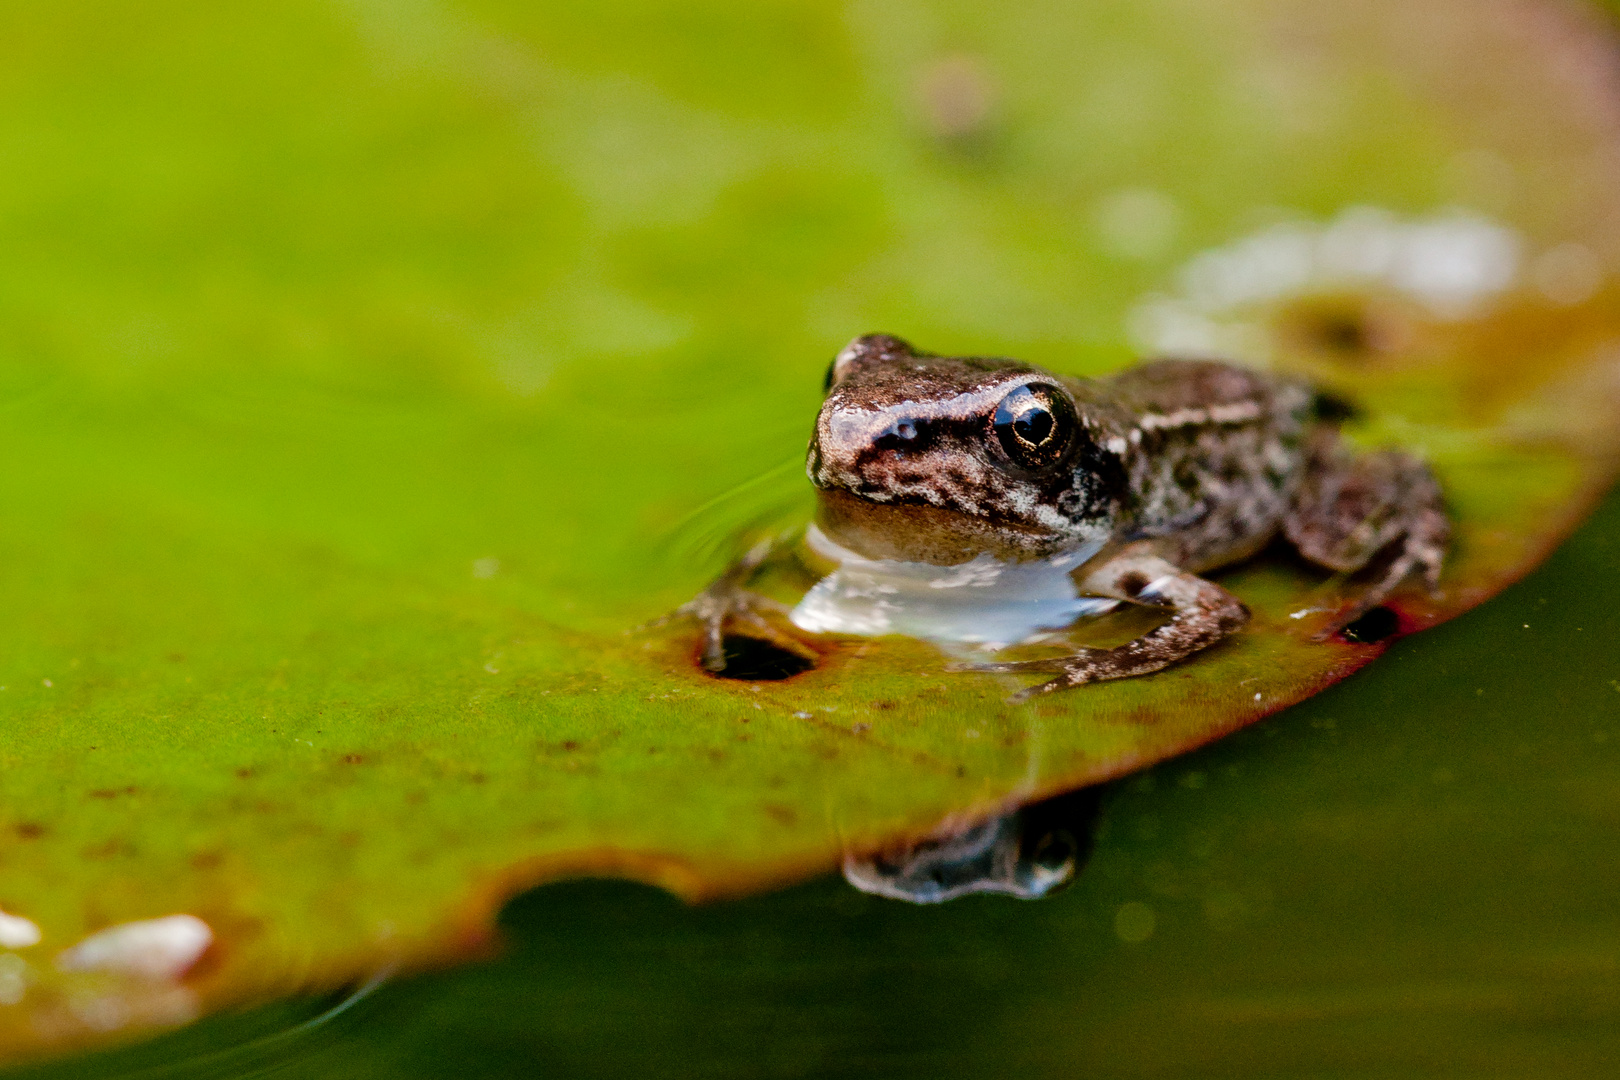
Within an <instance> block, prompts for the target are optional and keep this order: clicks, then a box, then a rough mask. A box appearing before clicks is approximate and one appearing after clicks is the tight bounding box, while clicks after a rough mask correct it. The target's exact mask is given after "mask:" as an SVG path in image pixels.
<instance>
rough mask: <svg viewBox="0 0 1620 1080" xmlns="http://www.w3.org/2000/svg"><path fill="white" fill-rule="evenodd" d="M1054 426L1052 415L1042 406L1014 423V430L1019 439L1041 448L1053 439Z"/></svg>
mask: <svg viewBox="0 0 1620 1080" xmlns="http://www.w3.org/2000/svg"><path fill="white" fill-rule="evenodd" d="M1052 426H1053V425H1052V414H1051V413H1049V412H1047V411H1046V409H1045V407H1043V406H1040V405H1036V406H1034V407H1033V408H1031V409H1030V410H1029V411H1028V412H1026V413H1024V415H1023V416H1020V417H1019V418H1018V419H1016V420H1014V421H1013V430H1014V431H1016V432H1017V433H1018V437H1019V438H1020V439H1023V440H1024V441H1025V442H1027V443H1030V444H1031V445H1034V446H1040V445H1041V444H1042V443H1044V442H1045V441H1046V440H1047V439H1049V438H1051V437H1052Z"/></svg>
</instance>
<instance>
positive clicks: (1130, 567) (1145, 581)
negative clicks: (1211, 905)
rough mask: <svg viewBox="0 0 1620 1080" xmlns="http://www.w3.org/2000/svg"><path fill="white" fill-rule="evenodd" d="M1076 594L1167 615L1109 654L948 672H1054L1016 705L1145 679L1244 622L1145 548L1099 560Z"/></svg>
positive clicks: (1217, 593) (1235, 605)
mask: <svg viewBox="0 0 1620 1080" xmlns="http://www.w3.org/2000/svg"><path fill="white" fill-rule="evenodd" d="M1081 590H1082V591H1083V592H1085V593H1089V594H1091V595H1094V596H1107V597H1112V598H1113V599H1116V600H1125V601H1128V602H1130V603H1133V604H1142V605H1144V606H1147V607H1156V608H1164V609H1167V610H1169V611H1170V612H1171V615H1170V619H1169V621H1168V622H1166V623H1164V624H1163V625H1162V626H1159V627H1156V628H1155V629H1153V630H1150V631H1149V632H1147V633H1146V634H1143V635H1142V636H1141V637H1139V638H1137V639H1136V640H1135V641H1131V642H1127V643H1126V644H1124V645H1120V646H1119V647H1117V648H1113V649H1081V650H1079V651H1078V652H1076V653H1075V654H1073V655H1072V656H1060V657H1056V658H1054V659H1051V660H1026V661H1013V662H1009V663H998V664H960V665H954V666H953V667H952V670H953V671H982V672H995V673H1010V674H1021V673H1024V672H1055V673H1057V678H1055V679H1051V680H1049V681H1047V682H1044V683H1040V684H1039V685H1037V686H1032V687H1029V688H1028V689H1025V690H1023V691H1020V692H1019V693H1017V694H1015V695H1013V698H1012V700H1014V701H1024V700H1027V699H1029V698H1031V697H1035V696H1037V695H1040V694H1050V693H1053V692H1055V691H1058V690H1066V689H1068V688H1069V687H1071V686H1081V685H1083V684H1085V683H1091V682H1101V681H1102V680H1104V679H1125V678H1129V677H1131V676H1133V675H1146V674H1148V673H1149V672H1154V671H1158V670H1160V669H1161V668H1165V667H1169V666H1170V665H1171V664H1173V663H1175V662H1176V661H1178V660H1182V659H1184V658H1186V657H1188V656H1191V655H1192V654H1193V653H1195V652H1198V651H1199V650H1201V649H1207V648H1209V647H1210V646H1211V645H1213V644H1215V643H1216V642H1217V641H1220V640H1221V639H1222V638H1224V637H1226V636H1227V635H1228V634H1230V633H1232V632H1233V631H1235V630H1237V629H1238V628H1239V627H1241V626H1242V625H1243V624H1244V623H1246V622H1248V621H1249V609H1248V608H1246V607H1244V606H1243V602H1242V601H1241V600H1239V599H1238V598H1237V597H1235V596H1233V595H1232V594H1231V593H1229V592H1227V591H1226V590H1225V589H1223V588H1221V587H1220V586H1219V585H1216V584H1215V583H1214V582H1211V581H1205V580H1204V579H1203V578H1201V577H1198V576H1197V575H1196V574H1189V573H1187V572H1186V571H1185V570H1182V569H1180V568H1179V567H1177V566H1175V565H1174V564H1172V563H1170V562H1168V561H1167V560H1165V559H1164V558H1163V557H1161V556H1160V555H1159V554H1158V552H1157V550H1156V549H1155V547H1154V545H1153V542H1152V541H1142V542H1139V543H1136V544H1131V545H1129V546H1127V547H1125V548H1123V549H1122V550H1120V551H1119V552H1118V553H1116V554H1115V555H1113V557H1111V558H1108V557H1105V558H1104V559H1103V560H1102V561H1101V563H1100V565H1098V566H1097V567H1096V568H1095V569H1092V570H1091V571H1090V572H1089V573H1087V574H1086V575H1085V577H1084V578H1083V579H1082V581H1081Z"/></svg>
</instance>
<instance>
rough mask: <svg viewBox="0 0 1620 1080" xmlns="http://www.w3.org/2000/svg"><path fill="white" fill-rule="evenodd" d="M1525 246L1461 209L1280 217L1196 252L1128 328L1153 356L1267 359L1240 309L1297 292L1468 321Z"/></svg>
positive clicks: (1576, 278) (1360, 209)
mask: <svg viewBox="0 0 1620 1080" xmlns="http://www.w3.org/2000/svg"><path fill="white" fill-rule="evenodd" d="M1522 248H1523V241H1522V239H1521V238H1520V236H1519V234H1518V233H1516V232H1515V231H1513V230H1512V229H1509V228H1507V227H1506V226H1503V225H1500V224H1497V223H1496V222H1493V221H1490V220H1488V219H1486V218H1484V217H1482V216H1480V215H1478V214H1475V213H1472V212H1469V211H1466V210H1459V209H1453V210H1446V211H1442V212H1440V213H1437V214H1433V215H1430V216H1427V217H1422V218H1409V219H1403V218H1401V217H1398V216H1397V215H1395V214H1393V213H1391V212H1390V211H1388V210H1383V209H1379V208H1377V207H1371V206H1352V207H1349V208H1348V209H1346V210H1344V211H1342V212H1341V213H1340V214H1339V215H1338V216H1336V217H1335V218H1333V220H1331V221H1329V222H1327V223H1325V224H1323V223H1315V222H1307V221H1292V222H1284V223H1281V224H1277V225H1272V226H1270V227H1268V228H1265V229H1262V230H1261V231H1259V232H1257V233H1253V234H1251V235H1249V236H1246V237H1243V238H1241V239H1238V240H1235V241H1233V242H1232V243H1230V244H1226V245H1224V246H1222V247H1218V248H1212V249H1210V250H1208V251H1204V252H1202V253H1201V254H1198V255H1195V256H1194V257H1193V258H1192V259H1191V260H1190V261H1189V262H1188V263H1187V264H1186V265H1185V266H1183V267H1182V269H1181V272H1180V274H1179V275H1178V278H1177V288H1176V290H1175V291H1174V292H1173V293H1170V294H1164V293H1159V294H1154V295H1150V296H1148V297H1145V298H1144V299H1143V300H1142V301H1141V302H1140V303H1138V304H1137V306H1136V307H1135V308H1134V309H1133V310H1132V312H1131V314H1130V316H1129V318H1128V330H1129V332H1130V334H1131V337H1132V339H1133V340H1134V341H1135V342H1136V344H1137V345H1139V346H1140V347H1142V348H1144V349H1146V350H1148V351H1151V352H1162V353H1180V354H1206V355H1222V356H1234V357H1247V358H1252V359H1258V360H1264V359H1265V358H1266V352H1267V345H1266V338H1265V334H1264V331H1263V329H1262V328H1261V327H1260V326H1258V325H1256V324H1254V323H1252V322H1249V321H1246V320H1245V319H1244V315H1245V313H1248V312H1251V311H1252V309H1254V308H1256V307H1260V306H1264V305H1268V304H1275V303H1278V302H1281V301H1285V300H1289V299H1293V298H1297V297H1303V296H1311V295H1326V294H1331V293H1333V292H1336V291H1342V290H1361V291H1385V292H1393V293H1396V294H1399V295H1401V296H1404V297H1406V298H1407V299H1409V300H1411V301H1413V302H1414V303H1417V304H1419V305H1421V306H1423V307H1424V308H1426V309H1427V310H1428V311H1429V312H1430V314H1432V315H1433V316H1434V317H1436V318H1439V319H1448V320H1450V319H1461V318H1466V317H1469V316H1471V315H1474V314H1477V313H1478V312H1479V310H1480V309H1481V308H1483V307H1484V306H1485V305H1487V304H1489V303H1490V302H1491V301H1493V300H1495V299H1496V298H1498V297H1500V296H1501V295H1502V294H1504V293H1505V292H1507V291H1508V290H1509V289H1511V288H1513V287H1514V286H1515V285H1516V284H1517V283H1518V282H1519V280H1520V277H1521V266H1522V264H1523V261H1524V260H1523V251H1522ZM1558 250H1560V249H1556V248H1555V249H1554V251H1558ZM1548 254H1549V255H1550V254H1551V253H1548ZM1545 257H1546V256H1543V258H1545ZM1561 258H1562V259H1563V260H1564V261H1565V262H1567V263H1569V264H1570V265H1571V266H1574V264H1575V263H1576V262H1577V261H1578V259H1577V256H1576V255H1575V254H1574V253H1566V254H1565V255H1563V256H1561ZM1558 269H1559V268H1558V267H1557V266H1554V267H1552V269H1550V270H1549V271H1548V274H1549V275H1550V276H1551V277H1556V276H1557V273H1556V271H1557V270H1558ZM1581 275H1582V271H1581V270H1580V268H1579V267H1576V268H1575V269H1574V270H1573V271H1571V272H1568V273H1567V277H1568V279H1569V280H1570V281H1571V282H1573V283H1575V284H1571V285H1570V286H1568V288H1569V291H1570V292H1573V291H1574V290H1575V288H1576V285H1578V284H1579V283H1580V281H1581V280H1583V279H1582V276H1581ZM1549 295H1550V294H1549Z"/></svg>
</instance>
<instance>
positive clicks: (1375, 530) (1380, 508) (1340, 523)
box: [1283, 447, 1451, 641]
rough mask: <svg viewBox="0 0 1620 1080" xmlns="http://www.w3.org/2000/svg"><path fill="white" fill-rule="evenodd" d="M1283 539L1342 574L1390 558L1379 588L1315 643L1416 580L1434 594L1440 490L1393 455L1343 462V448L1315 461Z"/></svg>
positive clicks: (1440, 545) (1422, 468)
mask: <svg viewBox="0 0 1620 1080" xmlns="http://www.w3.org/2000/svg"><path fill="white" fill-rule="evenodd" d="M1283 531H1284V534H1285V535H1286V536H1287V537H1288V539H1289V541H1290V542H1291V543H1292V544H1293V545H1294V546H1295V547H1296V548H1298V549H1299V552H1300V554H1302V555H1304V556H1305V557H1306V558H1307V559H1310V560H1311V561H1312V562H1314V563H1317V564H1318V565H1320V566H1324V567H1326V568H1328V569H1329V570H1334V571H1337V572H1339V573H1342V574H1351V573H1355V572H1356V571H1359V570H1363V569H1365V568H1367V567H1368V566H1369V565H1376V564H1375V562H1374V560H1375V559H1379V557H1380V556H1387V557H1388V563H1387V565H1386V566H1385V568H1384V570H1383V571H1382V573H1380V574H1379V575H1378V577H1377V580H1376V581H1374V582H1373V583H1372V584H1371V585H1369V586H1367V587H1366V588H1365V589H1364V590H1363V591H1362V592H1361V593H1360V594H1359V595H1358V596H1357V597H1356V598H1355V600H1354V602H1353V603H1351V604H1350V605H1349V607H1347V608H1345V609H1344V610H1342V611H1340V612H1339V613H1338V614H1336V615H1335V616H1334V617H1333V619H1332V621H1330V622H1329V623H1328V624H1327V625H1326V626H1325V627H1323V628H1322V629H1320V630H1318V631H1317V632H1316V634H1314V635H1313V638H1314V640H1317V641H1323V640H1326V639H1327V638H1330V637H1332V636H1333V635H1334V634H1337V633H1339V632H1340V631H1341V630H1343V629H1344V628H1345V627H1346V626H1349V625H1350V624H1351V623H1353V622H1355V621H1356V620H1357V619H1359V618H1361V617H1362V616H1363V615H1365V614H1367V612H1369V611H1371V610H1372V609H1373V608H1375V607H1377V606H1378V605H1379V604H1381V603H1383V602H1384V600H1385V599H1387V598H1388V596H1389V594H1390V593H1392V592H1394V591H1395V589H1397V588H1398V587H1399V586H1400V585H1401V584H1402V583H1403V582H1405V581H1406V580H1407V579H1408V578H1410V577H1412V576H1413V575H1415V574H1421V575H1422V577H1423V580H1424V583H1425V584H1426V585H1427V586H1428V588H1429V592H1430V593H1431V594H1432V593H1435V592H1437V591H1438V588H1439V584H1440V569H1441V566H1442V564H1443V563H1444V561H1445V555H1446V545H1447V544H1448V542H1449V541H1450V539H1451V523H1450V522H1449V521H1448V520H1447V519H1446V513H1445V508H1444V506H1443V505H1442V501H1441V495H1440V485H1439V484H1438V483H1437V482H1436V481H1435V479H1434V474H1433V473H1431V472H1430V471H1429V468H1428V466H1426V465H1425V464H1423V462H1421V461H1419V460H1417V459H1416V458H1413V457H1409V456H1408V455H1406V454H1402V453H1399V452H1397V451H1393V450H1384V451H1380V452H1378V453H1374V454H1363V455H1361V456H1359V457H1349V456H1347V455H1346V454H1345V452H1344V451H1343V449H1342V448H1341V447H1333V448H1331V449H1330V450H1329V451H1328V453H1327V454H1325V455H1322V456H1320V457H1319V458H1318V461H1317V464H1316V466H1315V467H1314V468H1313V469H1312V472H1311V475H1310V476H1309V478H1308V479H1307V480H1306V482H1305V485H1304V486H1303V487H1302V488H1301V490H1300V493H1299V495H1298V496H1297V497H1296V498H1295V500H1294V506H1293V507H1292V509H1291V510H1290V511H1289V515H1288V518H1287V520H1286V521H1285V522H1284V525H1283ZM1380 561H1382V560H1381V559H1380Z"/></svg>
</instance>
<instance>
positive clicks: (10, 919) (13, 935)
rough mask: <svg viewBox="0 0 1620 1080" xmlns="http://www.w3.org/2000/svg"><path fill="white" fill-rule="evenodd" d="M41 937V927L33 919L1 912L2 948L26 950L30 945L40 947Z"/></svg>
mask: <svg viewBox="0 0 1620 1080" xmlns="http://www.w3.org/2000/svg"><path fill="white" fill-rule="evenodd" d="M39 936H40V935H39V927H38V926H36V925H35V924H34V922H33V920H32V919H25V918H23V917H22V916H21V915H9V914H7V913H6V912H4V911H0V946H4V947H5V948H7V949H26V948H28V946H30V945H38V944H39Z"/></svg>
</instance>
